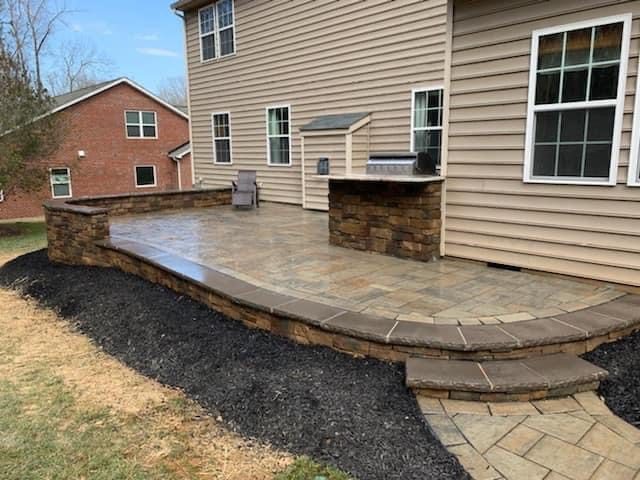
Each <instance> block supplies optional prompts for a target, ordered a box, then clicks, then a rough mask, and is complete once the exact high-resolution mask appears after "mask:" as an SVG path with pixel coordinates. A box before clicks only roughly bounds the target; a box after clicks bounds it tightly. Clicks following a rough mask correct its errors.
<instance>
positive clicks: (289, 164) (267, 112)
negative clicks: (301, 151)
mask: <svg viewBox="0 0 640 480" xmlns="http://www.w3.org/2000/svg"><path fill="white" fill-rule="evenodd" d="M274 108H286V109H288V111H289V135H273V136H272V137H270V136H269V110H271V109H274ZM264 115H265V121H266V122H265V123H266V125H265V127H266V133H267V165H268V166H269V167H291V166H292V165H293V161H292V157H293V145H292V143H291V125H292V121H291V104H286V105H269V106H268V107H266V108H265V109H264ZM276 137H289V163H271V148H270V146H269V139H270V138H276Z"/></svg>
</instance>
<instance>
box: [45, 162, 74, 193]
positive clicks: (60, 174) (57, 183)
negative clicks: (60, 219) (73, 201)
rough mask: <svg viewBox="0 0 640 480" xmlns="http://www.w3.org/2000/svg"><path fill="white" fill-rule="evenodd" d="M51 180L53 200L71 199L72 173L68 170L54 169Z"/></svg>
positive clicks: (51, 171)
mask: <svg viewBox="0 0 640 480" xmlns="http://www.w3.org/2000/svg"><path fill="white" fill-rule="evenodd" d="M49 178H50V181H51V196H52V197H53V198H70V197H71V171H70V170H69V169H68V168H52V169H51V170H50V172H49Z"/></svg>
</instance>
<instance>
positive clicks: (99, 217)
mask: <svg viewBox="0 0 640 480" xmlns="http://www.w3.org/2000/svg"><path fill="white" fill-rule="evenodd" d="M228 204H231V190H230V189H207V190H183V191H175V192H158V193H144V194H137V195H130V194H127V195H110V196H103V197H89V198H80V199H73V200H68V201H61V200H53V201H49V202H47V203H45V205H44V211H45V220H46V224H47V240H48V245H49V258H50V259H51V260H53V261H55V262H60V263H66V264H71V265H99V266H110V264H109V262H108V260H107V259H105V258H104V249H102V248H99V247H98V246H97V245H96V242H99V241H101V240H106V239H107V238H109V216H111V215H114V216H118V215H135V214H141V213H148V212H154V211H159V210H170V209H182V208H199V207H213V206H217V205H228Z"/></svg>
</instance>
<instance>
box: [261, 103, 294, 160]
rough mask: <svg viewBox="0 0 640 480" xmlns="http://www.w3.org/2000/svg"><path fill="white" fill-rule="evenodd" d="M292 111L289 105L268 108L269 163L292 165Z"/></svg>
mask: <svg viewBox="0 0 640 480" xmlns="http://www.w3.org/2000/svg"><path fill="white" fill-rule="evenodd" d="M290 113H291V109H290V107H289V106H288V105H285V106H275V107H268V108H267V163H268V164H269V165H275V166H288V165H291V116H290Z"/></svg>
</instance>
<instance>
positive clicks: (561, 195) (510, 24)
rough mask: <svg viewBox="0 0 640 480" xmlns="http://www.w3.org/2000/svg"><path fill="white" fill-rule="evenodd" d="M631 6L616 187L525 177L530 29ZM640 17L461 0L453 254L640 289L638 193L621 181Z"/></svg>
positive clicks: (636, 11)
mask: <svg viewBox="0 0 640 480" xmlns="http://www.w3.org/2000/svg"><path fill="white" fill-rule="evenodd" d="M624 13H633V17H634V21H633V28H632V40H631V52H630V58H629V59H628V60H629V64H628V75H627V76H628V78H627V88H626V93H627V96H626V100H625V115H624V122H623V134H622V140H621V153H620V166H619V168H618V174H617V177H618V184H617V185H616V186H614V187H607V186H583V185H547V184H525V183H523V181H522V179H523V163H524V146H525V122H526V113H527V92H528V87H529V86H528V78H529V62H530V48H531V33H532V31H533V30H536V29H540V28H546V27H553V26H560V25H564V24H568V23H573V22H577V21H583V20H592V19H597V18H599V17H606V16H611V15H618V14H624ZM639 18H640V2H638V1H626V2H624V1H620V2H616V1H613V0H607V1H605V0H566V1H560V0H550V1H531V0H527V1H524V0H521V1H515V2H502V1H498V0H486V1H482V2H478V1H473V0H464V1H456V2H455V5H454V27H453V47H452V59H451V63H452V69H451V87H450V94H451V98H450V107H451V109H450V117H449V118H450V125H449V151H448V166H447V195H446V203H447V205H446V212H447V220H446V234H445V249H446V254H447V255H450V256H457V257H464V258H471V259H476V260H482V261H490V262H496V263H503V264H510V265H518V266H522V267H526V268H532V269H538V270H545V271H550V272H556V273H561V274H569V275H576V276H582V277H590V278H597V279H601V280H606V281H612V282H620V283H626V284H632V285H640V189H637V188H635V189H634V188H629V187H627V186H626V179H627V167H628V162H629V147H630V142H631V127H632V120H633V118H632V117H633V104H634V94H635V84H636V75H637V70H638V68H637V67H638V47H639V43H640V20H639ZM625 60H627V59H624V60H623V61H625Z"/></svg>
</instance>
